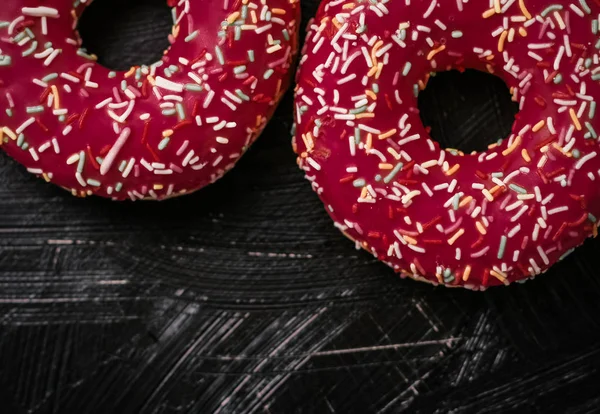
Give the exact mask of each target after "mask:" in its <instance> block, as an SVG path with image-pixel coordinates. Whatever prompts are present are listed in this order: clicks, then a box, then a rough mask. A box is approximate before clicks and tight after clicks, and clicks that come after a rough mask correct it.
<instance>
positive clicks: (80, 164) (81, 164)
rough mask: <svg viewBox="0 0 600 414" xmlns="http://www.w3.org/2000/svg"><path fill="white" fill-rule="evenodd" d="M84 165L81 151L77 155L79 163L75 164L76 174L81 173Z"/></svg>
mask: <svg viewBox="0 0 600 414" xmlns="http://www.w3.org/2000/svg"><path fill="white" fill-rule="evenodd" d="M84 165H85V152H83V151H81V152H80V153H79V163H77V172H78V173H82V172H83V166H84Z"/></svg>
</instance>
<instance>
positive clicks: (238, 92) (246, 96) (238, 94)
mask: <svg viewBox="0 0 600 414" xmlns="http://www.w3.org/2000/svg"><path fill="white" fill-rule="evenodd" d="M235 94H236V95H237V96H239V97H240V98H241V99H243V100H244V101H249V100H250V97H249V96H248V95H246V94H245V93H244V92H242V90H241V89H236V90H235ZM315 123H316V121H315Z"/></svg>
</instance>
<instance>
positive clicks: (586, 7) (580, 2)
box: [579, 0, 592, 14]
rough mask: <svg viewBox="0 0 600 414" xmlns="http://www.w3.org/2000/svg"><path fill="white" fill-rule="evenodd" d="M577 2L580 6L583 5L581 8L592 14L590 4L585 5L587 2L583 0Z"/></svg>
mask: <svg viewBox="0 0 600 414" xmlns="http://www.w3.org/2000/svg"><path fill="white" fill-rule="evenodd" d="M579 4H581V7H583V10H584V11H585V12H586V13H587V14H592V9H590V6H588V5H587V3H586V2H585V0H579Z"/></svg>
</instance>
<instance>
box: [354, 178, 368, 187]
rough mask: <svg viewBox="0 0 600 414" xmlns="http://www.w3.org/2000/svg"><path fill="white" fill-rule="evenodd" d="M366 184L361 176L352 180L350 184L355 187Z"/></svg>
mask: <svg viewBox="0 0 600 414" xmlns="http://www.w3.org/2000/svg"><path fill="white" fill-rule="evenodd" d="M366 184H367V182H366V181H365V180H364V179H363V178H358V179H356V180H354V181H353V182H352V185H353V186H354V187H357V188H358V187H364V186H365V185H366Z"/></svg>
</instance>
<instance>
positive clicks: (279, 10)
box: [271, 3, 352, 14]
mask: <svg viewBox="0 0 600 414" xmlns="http://www.w3.org/2000/svg"><path fill="white" fill-rule="evenodd" d="M350 4H352V3H350ZM271 13H272V14H285V10H284V9H280V8H277V7H276V8H273V9H271Z"/></svg>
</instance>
